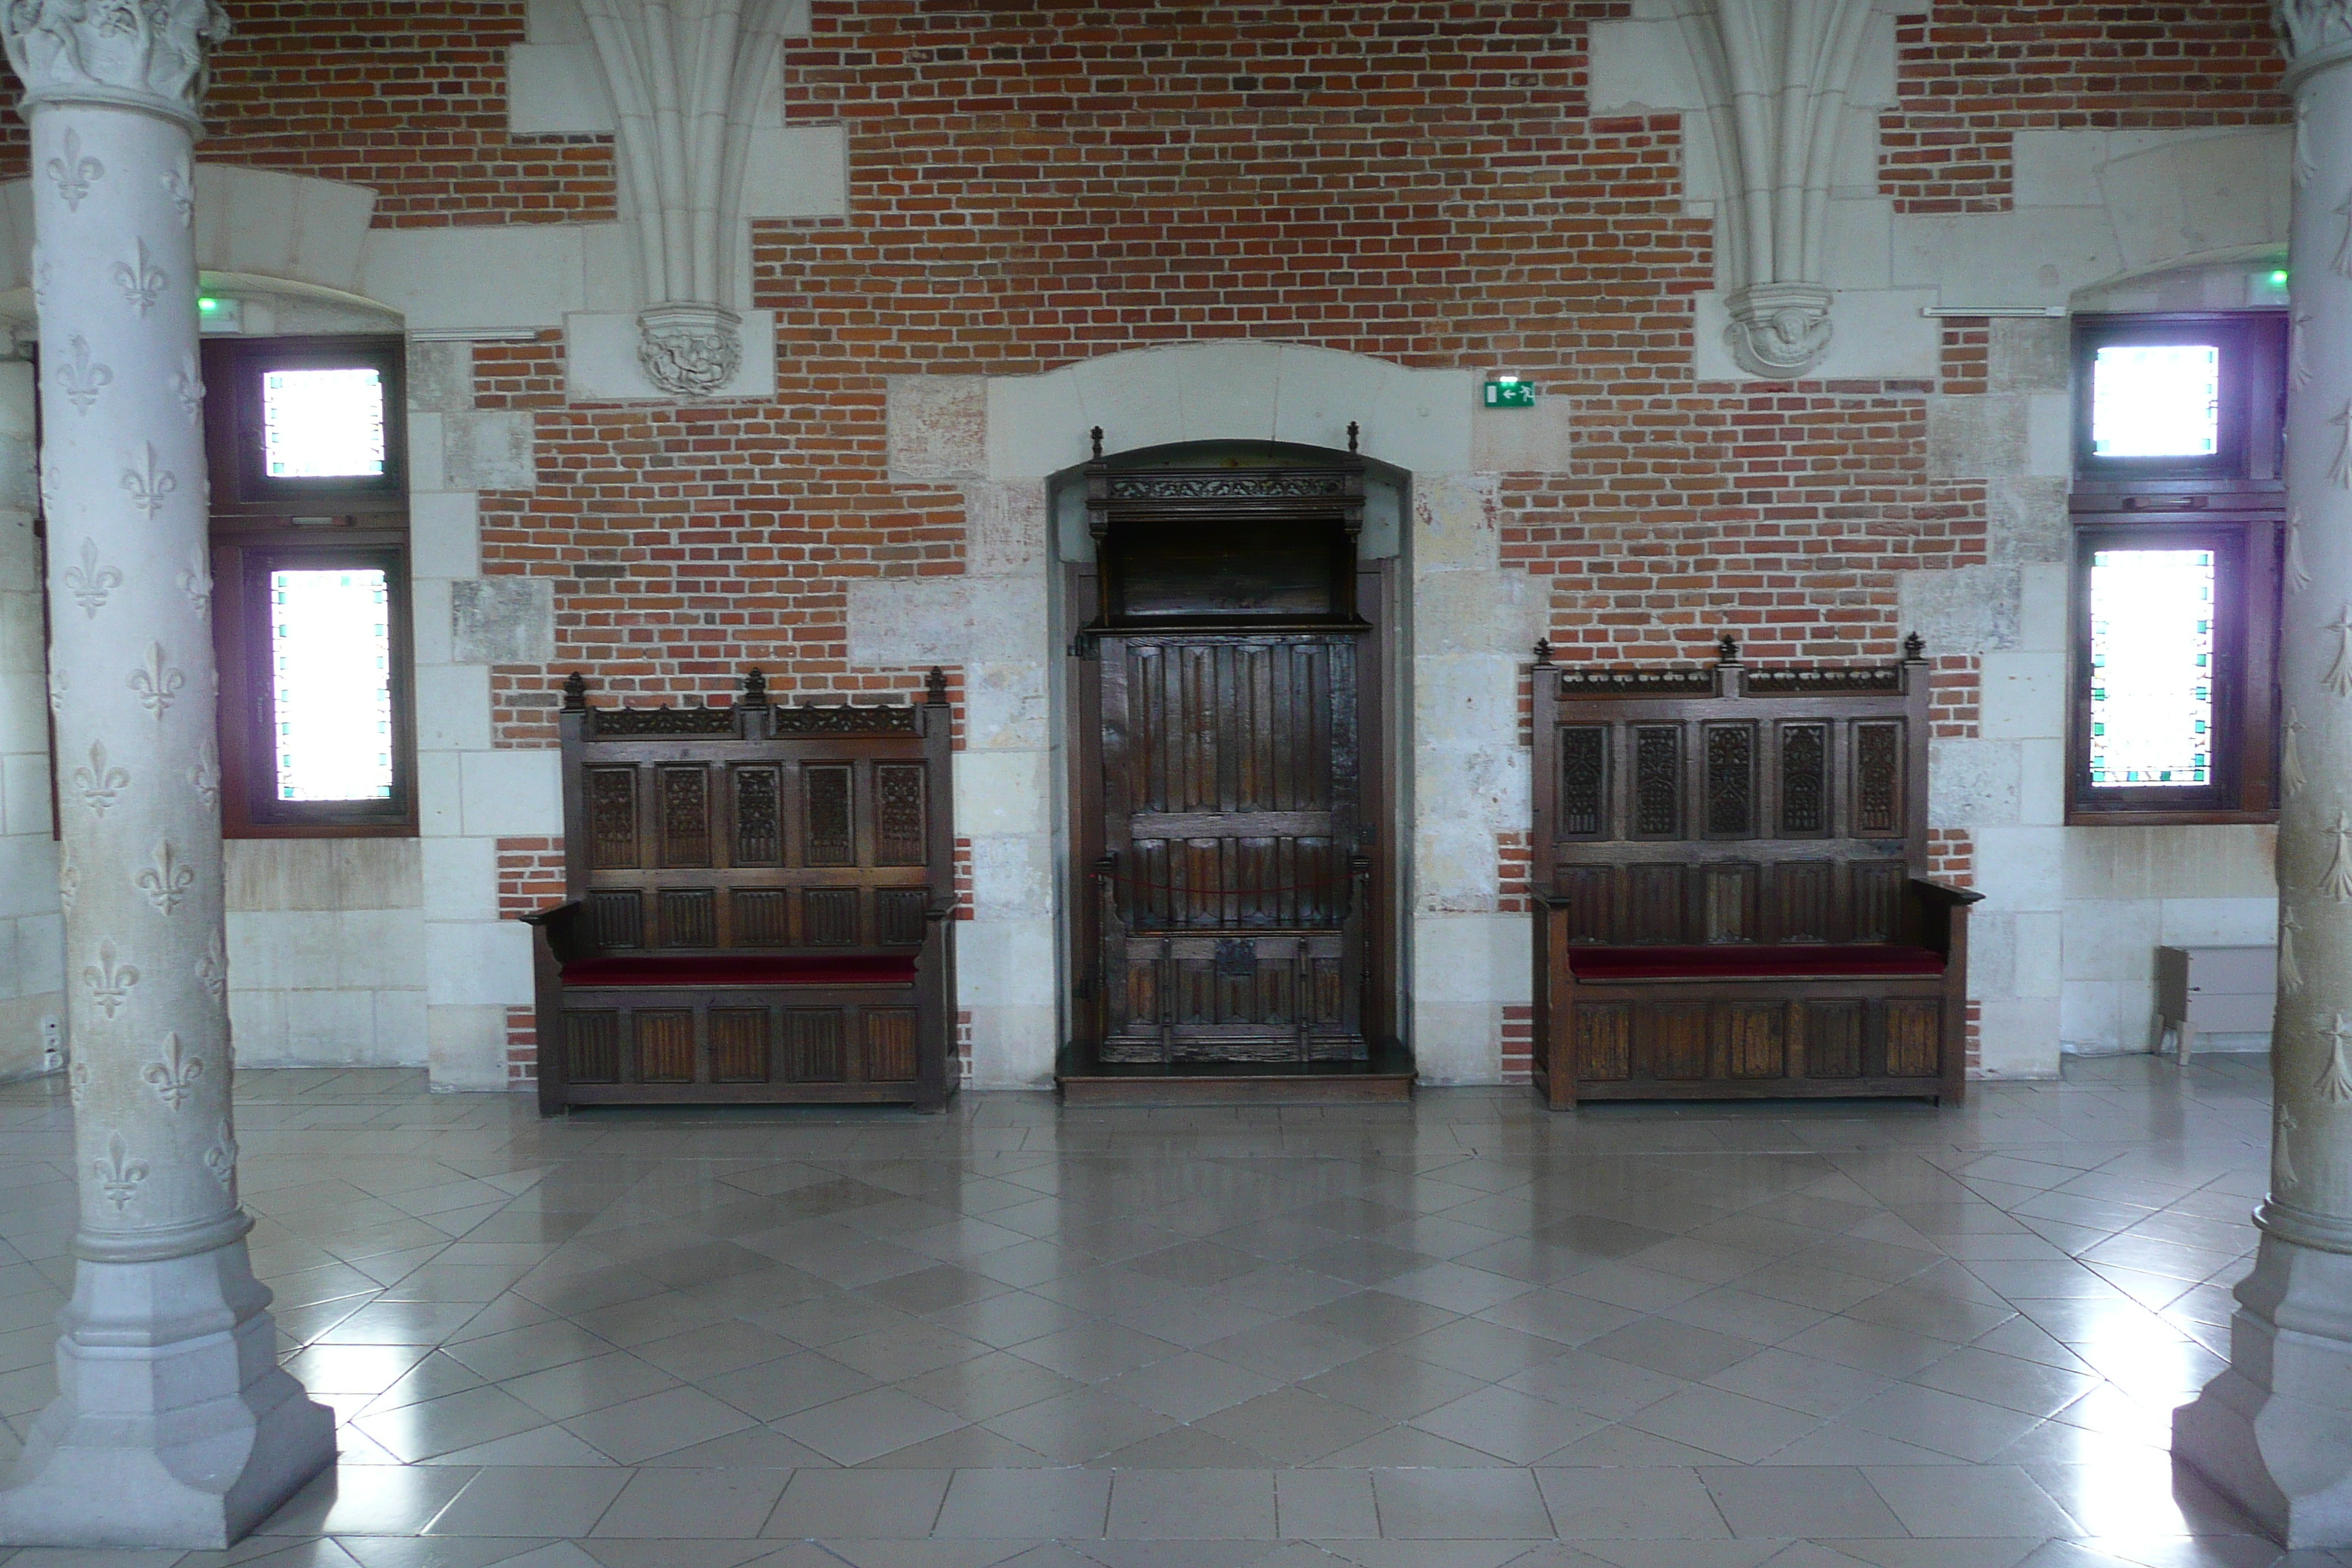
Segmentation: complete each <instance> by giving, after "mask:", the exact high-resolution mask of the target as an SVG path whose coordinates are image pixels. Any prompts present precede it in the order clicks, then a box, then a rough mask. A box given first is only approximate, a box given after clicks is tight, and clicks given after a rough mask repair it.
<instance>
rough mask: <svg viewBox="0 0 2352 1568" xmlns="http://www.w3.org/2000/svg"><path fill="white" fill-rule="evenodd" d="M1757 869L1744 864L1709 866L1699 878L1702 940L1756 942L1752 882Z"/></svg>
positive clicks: (1755, 879)
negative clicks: (1703, 897) (1703, 926)
mask: <svg viewBox="0 0 2352 1568" xmlns="http://www.w3.org/2000/svg"><path fill="white" fill-rule="evenodd" d="M1758 870H1759V868H1757V867H1754V866H1746V865H1728V866H1709V867H1707V868H1706V870H1705V871H1703V872H1702V873H1701V876H1702V877H1703V878H1704V879H1705V883H1704V886H1705V889H1706V940H1707V941H1709V942H1754V941H1755V940H1756V882H1757V873H1758Z"/></svg>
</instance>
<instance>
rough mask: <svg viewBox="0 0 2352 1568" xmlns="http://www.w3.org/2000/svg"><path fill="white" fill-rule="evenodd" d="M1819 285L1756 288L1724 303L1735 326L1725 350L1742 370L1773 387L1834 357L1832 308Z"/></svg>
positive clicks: (1827, 292) (1727, 334)
mask: <svg viewBox="0 0 2352 1568" xmlns="http://www.w3.org/2000/svg"><path fill="white" fill-rule="evenodd" d="M1834 298H1835V295H1834V294H1833V293H1832V291H1831V290H1830V289H1824V288H1822V286H1821V285H1820V284H1818V283H1758V284H1755V285H1753V286H1752V287H1749V288H1746V289H1740V290H1738V292H1737V293H1734V294H1732V295H1730V296H1729V297H1728V298H1727V299H1726V300H1724V304H1725V306H1726V307H1727V309H1728V310H1730V311H1731V324H1730V325H1729V326H1727V327H1726V328H1725V329H1724V331H1723V342H1724V346H1725V347H1727V348H1728V349H1729V350H1730V351H1731V357H1732V358H1733V359H1736V360H1738V362H1739V368H1740V369H1742V370H1745V371H1748V372H1749V373H1750V374H1755V375H1761V376H1769V377H1770V378H1771V379H1772V380H1775V381H1793V380H1795V379H1796V378H1797V377H1799V376H1801V375H1803V374H1806V373H1807V372H1808V371H1811V369H1812V368H1813V367H1814V366H1815V365H1818V364H1819V363H1822V355H1823V354H1825V353H1829V351H1830V336H1831V333H1832V326H1831V322H1830V303H1831V301H1832V300H1833V299H1834Z"/></svg>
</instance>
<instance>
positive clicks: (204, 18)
mask: <svg viewBox="0 0 2352 1568" xmlns="http://www.w3.org/2000/svg"><path fill="white" fill-rule="evenodd" d="M226 27H227V21H226V16H224V15H223V14H222V12H221V10H220V8H219V6H218V5H216V4H215V3H214V0H12V3H10V4H8V5H5V7H0V38H5V44H6V47H7V53H8V58H9V60H10V63H11V64H13V65H14V66H15V67H16V74H17V75H18V76H19V77H20V78H21V79H23V81H24V84H25V87H26V94H25V99H24V112H25V115H26V120H27V121H29V122H30V125H31V128H32V174H33V178H32V184H33V204H34V225H35V235H36V244H35V259H34V279H35V298H36V303H37V309H38V310H39V314H40V332H41V342H42V343H43V344H44V345H45V348H46V352H45V353H43V355H42V369H43V376H42V386H41V397H42V410H41V412H42V438H43V445H42V450H41V475H42V479H41V493H42V500H43V505H44V507H45V509H46V511H47V521H48V531H49V539H50V550H49V556H50V584H49V592H50V603H51V605H53V612H52V615H51V624H52V632H51V643H50V648H49V668H50V692H51V699H52V707H53V708H54V710H55V713H56V719H57V742H58V756H59V757H60V758H61V759H64V762H63V764H62V766H61V768H60V772H61V774H62V777H61V778H60V781H59V782H60V785H61V787H60V791H59V809H60V812H61V815H62V822H61V829H62V837H63V839H64V845H63V862H62V863H63V871H62V882H63V889H64V905H65V916H66V944H67V973H68V975H69V976H71V977H72V979H71V982H70V984H69V985H68V1003H67V1005H68V1012H69V1016H70V1020H71V1025H72V1047H73V1066H72V1069H71V1075H70V1082H71V1086H72V1098H73V1103H74V1161H75V1169H76V1173H77V1176H78V1178H79V1186H80V1202H81V1207H80V1224H79V1229H78V1231H77V1233H76V1236H75V1238H74V1251H75V1258H76V1262H75V1268H74V1290H73V1299H72V1300H71V1301H70V1303H68V1306H67V1308H66V1310H65V1312H64V1313H63V1314H62V1316H61V1317H60V1319H59V1327H60V1330H61V1333H60V1336H59V1339H58V1388H59V1393H58V1398H57V1401H56V1403H55V1404H53V1405H50V1406H49V1408H48V1409H47V1411H45V1412H43V1413H42V1415H40V1417H39V1418H38V1420H37V1422H36V1424H35V1425H34V1426H33V1429H32V1431H31V1433H30V1435H29V1436H27V1437H26V1443H25V1452H24V1457H23V1458H22V1460H21V1461H20V1463H19V1464H18V1466H17V1468H16V1473H15V1475H14V1476H13V1477H11V1478H10V1479H9V1481H8V1484H7V1486H6V1488H5V1490H0V1542H6V1543H8V1544H11V1545H26V1544H44V1545H68V1546H158V1547H166V1546H168V1547H195V1548H201V1547H220V1546H225V1545H226V1544H227V1543H228V1542H231V1541H233V1540H235V1539H236V1538H237V1537H238V1536H240V1535H242V1534H244V1533H245V1532H246V1531H247V1530H249V1529H251V1528H252V1527H253V1526H254V1525H255V1524H257V1523H258V1522H260V1521H261V1520H262V1519H264V1518H266V1517H267V1516H268V1514H269V1512H270V1511H271V1510H274V1509H275V1508H276V1507H277V1506H278V1504H279V1503H280V1502H282V1501H283V1500H285V1499H286V1498H287V1497H288V1496H289V1495H290V1494H291V1493H292V1492H293V1491H294V1490H295V1489H297V1488H299V1486H300V1485H301V1484H302V1483H303V1482H304V1481H305V1480H307V1479H309V1478H310V1477H311V1476H312V1475H315V1474H316V1473H317V1472H318V1471H319V1470H320V1468H323V1467H324V1466H326V1465H328V1464H331V1462H332V1461H333V1458H334V1426H333V1420H332V1417H331V1414H330V1413H329V1412H328V1411H327V1410H325V1409H324V1408H323V1407H321V1406H320V1405H315V1404H313V1403H311V1401H310V1399H309V1398H308V1396H306V1395H305V1394H304V1393H303V1391H302V1388H301V1386H300V1385H299V1384H297V1383H296V1382H295V1381H294V1380H293V1379H292V1378H291V1377H289V1376H288V1375H287V1374H286V1373H284V1372H282V1371H280V1370H278V1357H277V1349H278V1347H277V1329H276V1325H275V1324H274V1323H272V1321H270V1318H269V1314H268V1303H269V1292H268V1290H266V1289H263V1288H262V1287H261V1285H260V1284H259V1283H257V1281H256V1280H255V1279H254V1277H253V1270H252V1268H251V1266H250V1264H249V1263H248V1262H247V1258H246V1245H245V1235H246V1232H247V1229H248V1228H249V1226H250V1223H251V1222H250V1221H249V1220H248V1219H247V1217H246V1215H245V1212H244V1210H243V1209H242V1208H241V1207H240V1206H239V1205H238V1203H237V1197H236V1131H235V1130H234V1126H233V1123H232V1121H231V1119H230V1111H229V1079H230V1062H229V1038H228V1014H227V1007H226V996H227V966H226V961H225V959H224V956H223V951H222V940H221V931H222V923H221V909H222V892H223V889H222V871H221V837H220V809H219V807H220V801H219V782H218V770H217V768H216V767H215V765H214V763H213V761H212V758H213V757H214V755H215V744H214V739H213V737H214V733H215V731H214V710H215V690H216V681H215V673H214V668H213V644H212V629H211V625H210V616H209V594H210V578H209V574H208V573H207V572H206V570H205V559H206V552H205V448H204V430H203V421H202V413H203V410H202V404H201V395H200V392H199V390H198V381H197V377H198V372H197V365H196V282H197V279H196V263H195V247H194V228H193V215H194V171H193V167H192V164H191V162H190V160H191V156H192V151H193V148H194V138H195V135H196V133H197V132H198V131H199V130H200V129H201V121H200V120H199V119H198V117H197V113H196V107H195V106H196V104H197V103H198V101H199V100H200V99H201V96H202V93H203V88H204V79H205V57H206V52H207V50H208V49H209V47H211V45H212V43H213V42H214V41H215V39H217V38H219V37H221V36H222V35H223V34H224V33H225V32H226Z"/></svg>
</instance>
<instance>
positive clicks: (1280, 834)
mask: <svg viewBox="0 0 2352 1568" xmlns="http://www.w3.org/2000/svg"><path fill="white" fill-rule="evenodd" d="M1098 657H1099V659H1100V665H1099V684H1098V687H1097V689H1098V690H1099V692H1100V751H1099V755H1100V757H1101V768H1102V778H1101V795H1100V797H1099V798H1100V799H1101V801H1102V812H1103V821H1102V837H1101V838H1100V840H1099V842H1100V843H1101V844H1102V846H1103V849H1104V853H1103V856H1102V858H1101V859H1100V860H1099V861H1098V862H1097V865H1096V867H1095V870H1094V881H1095V896H1096V898H1097V900H1098V902H1097V931H1098V932H1099V942H1100V952H1099V955H1098V961H1097V963H1098V967H1097V984H1096V986H1095V987H1094V988H1093V989H1094V994H1095V995H1096V996H1097V998H1099V1005H1100V1010H1101V1034H1100V1047H1099V1048H1100V1051H1101V1055H1102V1059H1103V1060H1105V1061H1109V1062H1165V1063H1171V1064H1174V1063H1180V1062H1218V1061H1223V1062H1255V1063H1263V1064H1268V1065H1273V1064H1278V1063H1306V1062H1312V1061H1349V1060H1360V1059H1362V1058H1364V1056H1365V1054H1366V1051H1365V1032H1364V1011H1363V1009H1364V980H1365V973H1366V926H1367V914H1368V911H1367V908H1366V906H1367V904H1368V903H1369V901H1370V900H1369V887H1368V883H1369V877H1370V860H1369V858H1367V857H1366V854H1365V851H1366V850H1367V848H1368V847H1369V843H1368V841H1367V839H1366V838H1365V837H1364V836H1363V834H1362V833H1361V808H1362V799H1361V764H1362V760H1363V759H1362V737H1361V733H1360V720H1359V707H1358V703H1359V698H1360V679H1359V668H1358V667H1359V661H1360V658H1362V649H1361V647H1360V634H1358V633H1355V632H1349V631H1317V632H1302V633H1274V632H1266V633H1213V632H1195V633H1181V634H1173V633H1163V634H1157V635H1150V636H1145V635H1106V636H1104V637H1101V638H1100V641H1099V645H1098Z"/></svg>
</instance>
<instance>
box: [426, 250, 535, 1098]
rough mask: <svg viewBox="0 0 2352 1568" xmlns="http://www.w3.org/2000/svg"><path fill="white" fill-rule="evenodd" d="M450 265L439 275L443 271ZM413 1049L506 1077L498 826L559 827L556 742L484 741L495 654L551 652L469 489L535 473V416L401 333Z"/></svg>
mask: <svg viewBox="0 0 2352 1568" xmlns="http://www.w3.org/2000/svg"><path fill="white" fill-rule="evenodd" d="M445 287H446V280H445ZM408 391H409V399H410V406H409V425H408V433H409V463H410V473H411V481H412V485H413V487H414V488H413V489H411V491H410V495H409V537H410V564H411V573H412V584H411V595H410V602H411V610H412V615H413V619H414V622H415V649H416V709H417V711H416V720H417V794H418V818H419V831H420V835H421V838H420V842H419V846H418V877H419V900H420V903H421V906H422V910H423V921H422V927H423V929H422V936H421V942H422V951H423V954H424V966H425V975H426V977H427V978H426V980H425V992H424V1003H425V1006H424V1009H423V1012H424V1016H423V1018H422V1019H421V1020H419V1022H420V1024H421V1029H420V1035H421V1041H420V1049H421V1054H422V1057H423V1059H425V1061H426V1062H427V1063H428V1064H429V1066H430V1068H431V1069H432V1071H431V1079H432V1083H433V1087H434V1088H435V1089H491V1090H499V1089H509V1088H510V1087H512V1085H510V1084H509V1080H508V1077H507V1066H506V1052H507V1043H506V1009H507V1007H508V1006H509V1005H525V1004H528V1003H529V1002H530V999H531V977H530V932H529V931H528V930H527V928H525V927H523V926H521V925H520V924H519V923H517V922H515V921H502V920H500V919H499V910H498V840H499V838H500V837H548V838H552V837H560V836H561V835H562V831H563V827H562V796H561V793H560V789H559V785H558V772H557V767H556V753H555V752H552V751H549V750H529V751H523V750H513V749H499V748H498V747H496V746H495V745H494V744H493V728H492V724H491V720H490V668H491V667H492V666H494V665H499V664H544V663H546V662H547V661H548V660H549V659H551V658H553V656H554V651H555V650H554V605H553V597H552V593H551V589H550V587H549V586H548V585H547V584H543V583H541V582H539V581H536V580H533V579H528V578H516V577H504V576H501V577H484V576H483V575H482V570H481V528H480V492H481V491H482V490H485V489H495V490H505V491H514V490H530V489H536V488H537V486H538V467H537V448H536V445H535V441H534V437H533V434H532V427H531V422H530V416H529V415H527V414H514V413H509V412H505V411H496V410H481V409H478V408H476V407H475V406H474V380H473V350H472V345H471V344H470V343H467V342H411V344H410V346H409V374H408Z"/></svg>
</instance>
